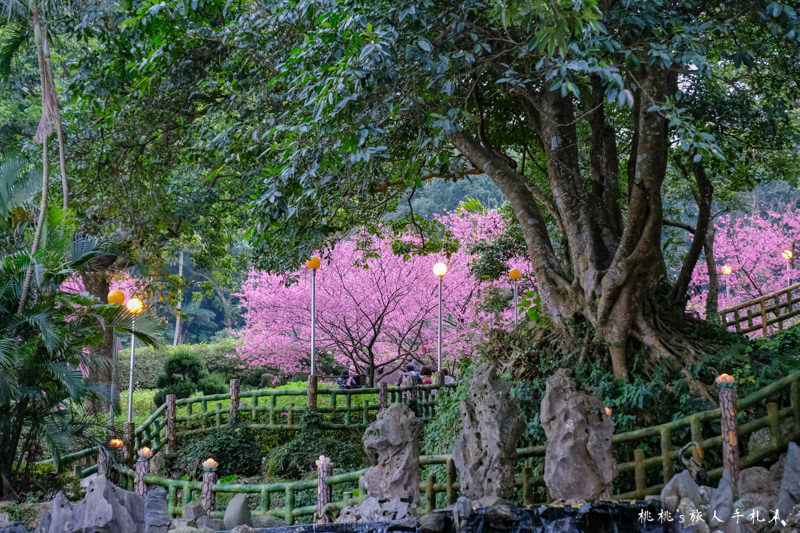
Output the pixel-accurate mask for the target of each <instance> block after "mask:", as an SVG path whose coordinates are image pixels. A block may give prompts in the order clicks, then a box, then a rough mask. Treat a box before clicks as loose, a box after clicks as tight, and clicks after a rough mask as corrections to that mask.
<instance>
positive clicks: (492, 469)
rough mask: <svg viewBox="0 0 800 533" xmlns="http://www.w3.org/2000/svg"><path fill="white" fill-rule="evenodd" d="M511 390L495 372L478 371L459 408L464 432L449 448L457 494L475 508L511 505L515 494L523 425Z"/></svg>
mask: <svg viewBox="0 0 800 533" xmlns="http://www.w3.org/2000/svg"><path fill="white" fill-rule="evenodd" d="M510 390H511V386H510V385H509V384H508V383H507V382H506V381H505V380H503V379H501V378H500V377H499V376H498V375H497V369H496V368H495V367H494V366H492V365H488V364H482V365H480V366H479V367H478V368H477V369H476V370H475V374H474V376H473V378H472V381H471V382H470V385H469V394H468V396H467V398H466V399H465V400H464V401H462V402H461V421H462V424H463V429H462V430H461V435H460V436H459V437H458V440H457V441H456V443H455V446H454V447H453V461H454V462H455V465H456V468H457V469H458V471H459V474H460V478H459V483H460V485H461V492H462V494H464V495H465V496H466V497H467V498H469V499H470V500H471V501H472V503H473V505H474V506H475V507H488V506H492V505H496V504H498V503H503V502H505V501H508V500H510V499H511V498H512V497H513V494H514V464H515V462H516V446H517V440H519V437H520V435H521V434H522V430H523V428H524V421H523V417H522V413H521V412H520V410H519V407H517V404H516V402H514V400H513V399H512V398H511V394H510V392H509V391H510Z"/></svg>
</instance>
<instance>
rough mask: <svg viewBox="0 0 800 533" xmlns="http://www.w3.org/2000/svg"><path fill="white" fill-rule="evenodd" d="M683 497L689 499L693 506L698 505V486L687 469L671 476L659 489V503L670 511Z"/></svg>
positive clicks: (675, 509) (675, 508) (674, 509)
mask: <svg viewBox="0 0 800 533" xmlns="http://www.w3.org/2000/svg"><path fill="white" fill-rule="evenodd" d="M684 498H688V499H689V500H691V501H692V503H694V505H695V507H697V506H698V505H700V501H701V497H700V487H698V486H697V483H695V481H694V479H692V474H691V473H690V472H689V471H688V470H684V471H683V472H681V473H680V474H675V475H674V476H672V479H670V480H669V482H668V483H667V484H666V485H665V486H664V488H663V489H661V498H660V499H661V503H663V504H664V505H665V506H667V507H668V508H669V509H670V510H671V511H677V510H678V505H679V504H680V503H681V500H683V499H684Z"/></svg>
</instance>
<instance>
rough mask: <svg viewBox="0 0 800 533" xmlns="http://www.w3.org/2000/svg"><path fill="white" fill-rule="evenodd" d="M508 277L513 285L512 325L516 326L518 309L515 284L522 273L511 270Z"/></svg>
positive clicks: (515, 269)
mask: <svg viewBox="0 0 800 533" xmlns="http://www.w3.org/2000/svg"><path fill="white" fill-rule="evenodd" d="M508 277H509V278H511V281H512V282H513V283H514V324H516V323H517V322H518V321H519V309H518V308H517V282H518V281H519V278H521V277H522V273H521V272H520V271H519V269H518V268H512V269H511V272H509V273H508Z"/></svg>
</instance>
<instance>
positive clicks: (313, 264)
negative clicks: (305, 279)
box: [306, 255, 322, 270]
mask: <svg viewBox="0 0 800 533" xmlns="http://www.w3.org/2000/svg"><path fill="white" fill-rule="evenodd" d="M320 264H322V262H321V261H320V260H319V257H317V256H316V255H315V256H314V257H312V258H311V259H309V260H308V261H306V267H308V268H310V269H312V270H316V269H318V268H319V266H320Z"/></svg>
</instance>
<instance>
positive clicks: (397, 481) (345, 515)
mask: <svg viewBox="0 0 800 533" xmlns="http://www.w3.org/2000/svg"><path fill="white" fill-rule="evenodd" d="M421 429H422V422H421V421H420V420H419V419H418V418H417V417H416V416H415V415H414V412H413V411H412V410H411V409H409V408H408V407H407V406H405V405H403V404H400V403H393V404H391V405H390V406H389V407H387V408H386V409H382V410H380V411H379V412H378V416H377V418H376V420H375V422H373V423H372V424H370V425H369V427H368V428H367V431H366V432H365V433H364V452H366V454H367V457H368V458H369V459H370V462H372V464H373V466H372V467H371V468H370V469H369V470H367V472H366V473H365V474H364V477H363V478H361V487H362V488H363V489H364V490H365V491H366V494H367V495H368V498H367V499H366V500H365V501H363V502H362V503H360V504H359V505H354V506H351V507H346V508H344V509H342V512H341V513H340V514H339V518H338V519H337V520H336V522H339V523H342V522H345V523H349V522H370V521H378V522H385V521H393V520H404V519H408V518H413V517H414V516H415V515H416V507H417V500H418V499H419V478H420V466H419V433H420V430H421ZM226 524H227V522H226Z"/></svg>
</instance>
